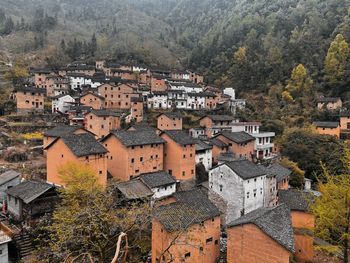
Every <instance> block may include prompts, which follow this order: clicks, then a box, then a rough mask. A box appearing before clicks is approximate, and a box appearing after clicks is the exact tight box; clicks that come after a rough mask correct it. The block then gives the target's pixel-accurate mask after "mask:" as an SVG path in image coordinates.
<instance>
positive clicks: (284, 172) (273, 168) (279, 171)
mask: <svg viewBox="0 0 350 263" xmlns="http://www.w3.org/2000/svg"><path fill="white" fill-rule="evenodd" d="M266 172H268V173H269V174H272V175H276V179H277V182H281V181H282V180H283V179H285V178H288V177H289V176H290V175H291V173H292V171H291V170H289V169H288V168H286V167H284V166H282V165H281V164H279V163H274V164H272V165H270V166H268V167H266Z"/></svg>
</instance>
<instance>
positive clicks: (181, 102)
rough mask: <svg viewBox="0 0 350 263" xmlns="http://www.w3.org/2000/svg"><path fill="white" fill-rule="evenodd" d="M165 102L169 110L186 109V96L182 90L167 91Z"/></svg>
mask: <svg viewBox="0 0 350 263" xmlns="http://www.w3.org/2000/svg"><path fill="white" fill-rule="evenodd" d="M167 95H168V97H167V101H168V108H169V109H184V110H185V109H187V108H188V105H187V99H188V95H187V94H186V93H185V92H184V91H182V90H168V91H167Z"/></svg>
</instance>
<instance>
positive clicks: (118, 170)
mask: <svg viewBox="0 0 350 263" xmlns="http://www.w3.org/2000/svg"><path fill="white" fill-rule="evenodd" d="M102 143H103V145H104V146H105V147H106V148H107V149H108V151H109V153H108V161H107V163H108V172H109V173H110V175H111V176H113V177H114V178H116V179H118V180H120V181H128V180H130V179H132V178H134V177H136V176H139V175H140V174H144V173H151V172H157V171H162V170H163V154H164V143H165V141H164V140H163V139H162V138H160V137H159V136H158V135H157V134H156V133H155V132H153V131H113V132H111V133H110V134H109V135H107V136H106V137H105V138H103V139H102Z"/></svg>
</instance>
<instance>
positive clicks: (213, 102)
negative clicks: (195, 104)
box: [203, 92, 218, 110]
mask: <svg viewBox="0 0 350 263" xmlns="http://www.w3.org/2000/svg"><path fill="white" fill-rule="evenodd" d="M203 94H204V96H205V108H206V109H209V110H211V109H216V107H217V102H218V100H217V96H216V95H215V94H214V93H211V92H203Z"/></svg>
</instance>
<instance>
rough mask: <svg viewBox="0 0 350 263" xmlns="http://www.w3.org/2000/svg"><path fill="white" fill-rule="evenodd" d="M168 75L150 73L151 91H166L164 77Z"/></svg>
mask: <svg viewBox="0 0 350 263" xmlns="http://www.w3.org/2000/svg"><path fill="white" fill-rule="evenodd" d="M167 78H168V77H166V76H164V75H160V74H152V76H151V92H154V91H166V90H167V88H168V87H167V84H166V79H167Z"/></svg>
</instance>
